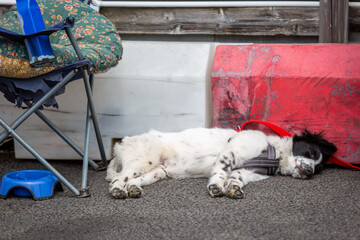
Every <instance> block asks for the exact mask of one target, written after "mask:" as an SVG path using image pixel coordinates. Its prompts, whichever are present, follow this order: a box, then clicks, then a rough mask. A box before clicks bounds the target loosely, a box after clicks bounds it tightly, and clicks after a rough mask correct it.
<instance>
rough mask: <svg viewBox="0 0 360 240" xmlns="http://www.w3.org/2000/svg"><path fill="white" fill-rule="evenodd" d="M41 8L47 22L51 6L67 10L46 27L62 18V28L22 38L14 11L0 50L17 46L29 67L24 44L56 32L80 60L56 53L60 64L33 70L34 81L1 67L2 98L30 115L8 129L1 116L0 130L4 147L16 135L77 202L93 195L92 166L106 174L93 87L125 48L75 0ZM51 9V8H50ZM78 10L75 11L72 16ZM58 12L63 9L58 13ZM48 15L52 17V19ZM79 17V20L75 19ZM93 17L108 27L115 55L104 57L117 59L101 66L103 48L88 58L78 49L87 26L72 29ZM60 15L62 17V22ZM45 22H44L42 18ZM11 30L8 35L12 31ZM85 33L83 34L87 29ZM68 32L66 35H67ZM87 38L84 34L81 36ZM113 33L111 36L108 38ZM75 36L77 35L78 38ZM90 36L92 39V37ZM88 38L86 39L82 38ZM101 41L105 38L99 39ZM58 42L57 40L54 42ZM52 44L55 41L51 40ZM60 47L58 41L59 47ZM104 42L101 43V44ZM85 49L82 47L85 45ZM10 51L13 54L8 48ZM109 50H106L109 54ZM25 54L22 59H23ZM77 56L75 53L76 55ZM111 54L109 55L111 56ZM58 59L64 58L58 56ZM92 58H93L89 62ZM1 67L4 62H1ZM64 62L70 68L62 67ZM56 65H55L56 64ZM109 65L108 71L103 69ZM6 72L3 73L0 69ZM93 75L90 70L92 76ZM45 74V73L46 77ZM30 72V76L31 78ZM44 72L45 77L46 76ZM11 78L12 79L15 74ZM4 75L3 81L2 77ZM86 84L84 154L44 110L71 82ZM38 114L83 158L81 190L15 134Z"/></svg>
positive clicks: (5, 22)
mask: <svg viewBox="0 0 360 240" xmlns="http://www.w3.org/2000/svg"><path fill="white" fill-rule="evenodd" d="M37 2H38V4H39V6H40V7H41V9H42V11H43V12H44V13H43V17H44V15H45V13H46V11H51V12H52V13H54V12H56V11H53V10H52V6H54V5H56V6H58V5H62V6H61V9H62V10H61V11H64V10H63V8H65V9H67V10H68V12H66V13H65V14H67V16H64V17H61V15H52V16H56V17H55V19H54V18H53V17H51V18H48V19H46V20H45V23H47V24H48V25H50V24H51V25H53V23H55V21H57V20H58V19H59V18H62V19H64V20H63V21H61V22H60V23H57V24H55V25H53V26H51V27H48V28H46V29H44V30H42V31H40V32H36V33H32V34H27V35H24V34H19V33H16V32H14V31H19V23H18V22H17V21H16V19H15V18H14V16H15V15H14V14H16V13H14V12H16V7H15V6H14V7H13V8H12V9H11V11H13V13H9V14H5V15H4V16H3V17H2V18H1V19H0V27H1V26H3V27H4V26H5V27H7V29H5V28H0V36H1V37H2V38H0V46H1V45H2V46H9V44H13V45H11V46H15V48H16V47H17V50H16V51H15V50H14V51H13V52H11V51H10V52H11V53H12V54H13V55H17V56H19V55H21V57H23V58H22V59H20V60H19V59H16V58H14V59H15V60H16V61H18V60H19V61H20V62H21V63H22V64H25V65H26V64H27V66H28V65H29V61H28V60H26V57H27V56H26V55H27V54H26V52H25V47H24V40H25V39H32V38H34V37H38V36H50V35H51V34H53V33H55V34H58V35H60V39H64V38H65V36H67V38H68V40H69V41H70V43H71V46H72V50H73V51H74V52H75V53H76V57H77V59H75V61H71V62H70V63H69V61H70V60H69V57H65V58H62V57H61V56H62V55H61V54H62V53H67V54H68V56H69V54H72V53H73V52H71V50H69V49H60V50H56V49H55V50H54V48H53V50H54V55H55V57H57V62H55V63H54V64H53V65H50V66H48V67H43V68H41V69H35V71H34V69H33V68H31V69H30V70H29V71H28V72H27V73H26V74H25V75H31V74H33V73H39V72H40V73H42V74H40V75H36V76H31V77H27V78H24V77H21V78H20V77H17V76H14V75H16V74H18V73H17V72H14V73H9V72H8V71H7V69H5V68H6V66H5V68H4V66H1V65H0V91H1V92H3V93H4V96H5V98H6V99H7V100H9V101H10V102H12V103H15V104H16V105H17V106H18V107H22V106H25V107H26V108H27V110H26V111H25V112H24V113H23V114H22V115H21V116H20V117H18V118H17V119H16V120H15V121H14V122H13V123H11V124H8V123H6V122H5V121H4V120H3V119H2V118H1V117H0V125H1V126H2V127H3V128H4V129H5V130H4V131H3V132H2V133H0V143H1V142H2V141H4V140H5V139H6V137H7V136H8V135H12V136H13V138H14V139H15V140H17V141H18V142H19V143H20V144H21V145H22V146H23V147H24V148H25V149H26V150H27V151H29V152H30V153H31V154H32V155H33V156H34V157H35V158H36V159H37V160H38V161H39V162H40V163H41V164H42V165H43V166H45V167H46V168H47V169H48V170H50V171H51V172H52V173H53V174H54V175H55V176H56V177H57V178H58V179H59V180H60V181H61V182H62V183H63V184H64V185H65V186H66V187H68V188H69V189H70V191H71V192H73V193H74V194H75V195H77V196H79V197H87V196H89V195H90V193H89V188H88V187H87V175H88V165H89V164H90V166H92V167H93V168H94V169H95V170H103V169H105V168H106V166H107V159H106V155H105V151H104V146H103V142H102V138H101V134H100V129H99V124H98V121H97V115H96V111H95V108H94V103H93V96H92V87H93V81H94V73H93V72H96V71H97V70H98V71H100V72H103V71H105V70H107V69H109V68H110V67H112V66H115V65H116V64H117V62H118V60H120V58H121V54H122V46H121V41H120V38H119V36H118V35H117V33H116V29H115V27H114V26H113V25H112V24H111V22H110V21H108V20H107V19H106V18H104V17H103V16H101V15H98V14H97V13H96V12H94V11H93V10H92V9H90V7H88V6H86V5H84V4H82V3H80V2H76V1H75V0H72V1H70V0H67V1H62V0H58V1H46V0H37ZM49 5H51V6H49ZM74 9H76V11H71V10H74ZM59 11H60V10H59ZM52 13H50V14H52ZM77 14H78V15H77ZM91 14H94V16H95V17H97V18H100V19H96V20H95V21H100V20H101V22H102V24H103V25H104V24H105V25H107V28H106V33H105V30H104V34H107V35H106V37H105V35H104V39H105V41H106V40H108V41H110V42H111V46H108V45H110V44H109V43H105V44H108V45H106V46H108V47H109V48H110V49H111V50H113V52H112V53H109V52H106V54H105V56H106V60H109V59H111V56H113V55H111V54H114V56H113V58H112V59H111V61H107V62H106V60H104V61H103V60H101V61H100V62H99V58H100V59H103V58H102V55H100V57H99V55H96V54H95V53H96V52H99V49H100V50H101V46H100V45H99V44H96V42H95V43H91V44H89V45H90V53H89V51H88V50H89V49H88V48H86V49H85V47H83V49H85V50H83V49H81V47H79V44H78V43H77V41H76V39H75V38H79V39H81V38H85V37H86V36H85V34H86V33H90V32H89V31H88V32H85V30H87V28H88V26H89V25H86V26H84V27H79V24H78V25H77V28H76V29H75V30H73V31H74V32H75V34H73V32H72V30H71V29H72V27H73V26H74V25H76V24H77V23H78V22H77V21H76V18H77V17H80V18H81V17H83V16H85V17H88V18H89V19H93V18H95V17H93V16H92V15H91ZM58 16H60V17H58ZM11 18H12V19H13V23H12V24H9V19H11ZM44 19H45V18H44ZM89 21H91V20H84V22H86V23H89ZM9 28H10V30H9ZM79 29H82V30H83V32H85V33H83V32H80V31H79ZM84 29H85V30H84ZM89 29H90V30H92V31H93V32H96V31H97V30H99V29H95V28H94V27H91V26H90V27H89ZM62 30H64V31H65V33H66V35H65V34H61V33H63V31H62ZM81 33H83V35H81ZM109 34H112V35H109ZM74 35H75V36H74ZM88 35H91V34H88ZM84 36H85V37H84ZM101 36H102V35H101ZM92 38H93V37H92V36H91V37H89V39H92ZM54 39H58V40H59V38H54ZM50 42H51V41H50ZM58 43H59V42H56V44H58ZM100 43H101V41H100ZM81 46H84V44H82V45H81ZM92 46H94V47H95V48H97V49H94V51H93V52H95V53H93V52H91V51H92V49H91V47H92ZM10 50H12V49H10ZM82 50H83V51H85V52H87V55H86V56H84V54H83V53H82ZM105 50H106V51H107V49H105ZM21 52H23V53H22V54H20V53H21ZM0 53H1V56H0V57H4V56H5V57H8V56H11V54H9V53H6V51H4V50H2V51H0ZM73 55H74V54H73ZM110 55H111V56H110ZM59 56H60V57H59ZM89 56H90V58H89ZM0 62H1V61H0ZM64 62H65V63H66V64H65V65H64ZM56 63H57V65H56ZM104 65H105V67H104ZM1 67H3V68H4V69H1ZM91 70H92V71H91ZM46 71H47V72H46ZM29 72H30V73H29ZM44 72H45V73H44ZM11 74H13V75H11ZM1 75H5V76H1ZM78 79H83V82H84V87H85V91H86V96H87V101H88V104H87V114H86V126H85V139H84V150H83V151H82V150H81V149H80V148H79V147H78V146H77V145H76V144H75V143H74V142H73V141H72V140H71V139H70V138H69V137H67V136H66V135H65V134H64V133H63V132H62V131H61V130H60V129H59V128H57V127H56V126H55V124H53V123H52V122H51V121H50V120H49V119H48V118H47V117H46V116H45V115H44V114H43V113H42V112H41V111H40V110H42V108H43V106H46V107H48V106H53V107H58V104H57V102H56V99H55V96H57V95H59V94H61V93H63V92H64V91H65V85H66V84H68V83H69V82H71V81H74V80H78ZM33 113H35V114H36V115H37V116H38V117H39V118H40V119H42V120H43V121H44V122H45V123H46V124H47V125H48V126H49V127H50V128H51V129H52V130H53V131H54V132H55V133H57V134H58V135H59V136H60V137H61V138H62V139H63V140H64V141H65V142H66V143H67V144H68V145H69V146H70V147H71V148H73V149H74V150H75V151H76V152H77V153H78V154H79V155H80V156H81V157H82V158H83V168H82V178H81V188H80V189H77V188H76V187H75V186H74V185H73V184H71V183H70V182H69V181H68V180H67V179H66V178H65V177H64V176H63V175H61V174H60V173H59V172H58V171H57V170H56V169H55V168H54V167H53V166H52V165H51V164H50V163H49V162H48V161H46V160H45V159H44V158H43V157H41V156H40V154H38V153H37V152H36V151H35V150H34V149H33V148H32V147H31V146H30V145H29V144H28V143H27V142H25V141H24V140H23V138H22V137H21V136H19V135H18V134H17V132H16V128H17V127H19V126H20V125H21V124H22V123H23V122H24V121H25V120H26V119H27V118H28V117H29V116H30V115H32V114H33ZM91 122H92V123H93V127H94V131H95V134H96V139H97V143H98V147H99V152H100V155H101V162H100V163H96V162H94V161H93V160H91V159H89V154H88V152H89V135H90V127H91V126H90V124H91Z"/></svg>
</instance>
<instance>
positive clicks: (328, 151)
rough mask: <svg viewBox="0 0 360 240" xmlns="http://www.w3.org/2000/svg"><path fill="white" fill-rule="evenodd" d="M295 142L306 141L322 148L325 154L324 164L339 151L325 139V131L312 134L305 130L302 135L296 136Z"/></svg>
mask: <svg viewBox="0 0 360 240" xmlns="http://www.w3.org/2000/svg"><path fill="white" fill-rule="evenodd" d="M294 141H305V142H308V143H311V144H316V145H317V146H318V147H319V148H320V151H321V153H322V154H323V157H324V158H323V161H322V162H325V161H326V160H328V159H329V157H330V156H331V155H332V154H334V153H335V152H336V151H337V147H336V146H335V145H334V144H333V143H331V142H329V141H327V140H326V139H325V138H324V132H323V131H320V132H311V131H309V130H307V129H305V130H304V131H302V132H301V134H300V135H295V136H294Z"/></svg>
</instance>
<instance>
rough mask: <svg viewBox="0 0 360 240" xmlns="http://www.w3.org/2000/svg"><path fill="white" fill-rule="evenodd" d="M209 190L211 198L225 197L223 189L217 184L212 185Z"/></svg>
mask: <svg viewBox="0 0 360 240" xmlns="http://www.w3.org/2000/svg"><path fill="white" fill-rule="evenodd" d="M208 189H209V193H210V196H212V197H221V196H223V195H224V194H223V190H222V188H221V187H220V186H218V185H216V184H211V185H210V186H209V187H208Z"/></svg>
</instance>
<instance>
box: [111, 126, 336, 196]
mask: <svg viewBox="0 0 360 240" xmlns="http://www.w3.org/2000/svg"><path fill="white" fill-rule="evenodd" d="M271 149H272V152H273V155H274V156H276V157H275V158H274V159H276V160H277V161H278V165H277V166H276V167H275V169H276V171H273V173H279V174H282V175H289V176H292V177H294V178H300V179H308V178H310V177H311V176H313V175H314V174H315V173H317V172H318V170H319V168H320V166H321V165H322V163H323V162H325V161H326V160H327V159H328V158H329V157H330V156H331V155H332V154H333V153H335V152H336V150H337V148H336V147H335V145H334V144H332V143H330V142H328V141H327V140H325V139H324V138H323V133H322V132H319V133H312V132H310V131H308V130H304V131H303V132H301V134H299V135H295V136H292V137H279V136H272V135H270V136H267V135H265V134H264V133H263V132H261V131H256V130H245V131H241V132H236V131H235V130H232V129H220V128H211V129H208V128H195V129H188V130H185V131H182V132H178V133H163V132H158V131H154V130H152V131H150V132H148V133H145V134H142V135H138V136H133V137H125V138H123V139H122V141H121V142H120V143H116V144H115V146H114V158H113V159H112V161H111V162H110V164H109V166H108V169H107V176H106V180H107V181H110V189H109V190H110V194H111V195H112V196H113V197H114V198H127V197H132V198H136V197H140V196H141V195H142V194H143V190H142V187H143V186H146V185H149V184H152V183H155V182H157V181H159V180H161V179H164V178H166V177H171V178H178V179H181V178H198V177H206V178H209V181H208V185H207V189H208V191H209V193H210V196H212V197H220V196H228V197H230V198H243V197H244V192H243V187H244V186H245V185H246V184H248V183H249V182H255V181H259V180H262V179H265V178H267V177H268V176H267V175H264V174H263V173H266V171H264V169H265V170H266V164H268V162H267V161H266V157H265V158H264V157H262V158H259V156H261V155H264V154H265V155H266V154H267V153H266V152H267V151H271ZM267 156H269V154H267ZM256 158H258V160H254V159H256ZM259 159H261V161H259ZM271 162H272V163H274V160H271ZM254 163H255V164H254ZM272 167H273V168H274V166H272ZM268 172H269V171H268Z"/></svg>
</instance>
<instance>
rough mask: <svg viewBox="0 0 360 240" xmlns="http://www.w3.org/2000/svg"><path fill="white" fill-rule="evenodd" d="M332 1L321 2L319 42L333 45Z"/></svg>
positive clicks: (323, 0) (322, 0) (324, 0)
mask: <svg viewBox="0 0 360 240" xmlns="http://www.w3.org/2000/svg"><path fill="white" fill-rule="evenodd" d="M331 5H332V4H331V0H320V9H319V15H320V21H319V42H320V43H331V15H332V14H331V12H332V11H331Z"/></svg>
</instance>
